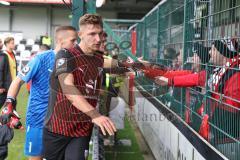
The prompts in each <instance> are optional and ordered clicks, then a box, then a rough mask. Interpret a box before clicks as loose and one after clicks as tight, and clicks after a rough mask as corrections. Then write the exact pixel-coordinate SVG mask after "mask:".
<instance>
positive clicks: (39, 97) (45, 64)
mask: <svg viewBox="0 0 240 160" xmlns="http://www.w3.org/2000/svg"><path fill="white" fill-rule="evenodd" d="M54 61H55V53H54V51H53V50H48V51H45V52H42V53H39V54H38V55H36V56H35V57H34V58H33V59H32V60H31V61H29V63H28V64H27V65H26V66H25V67H24V68H23V69H22V70H21V71H20V73H19V74H18V77H19V78H20V79H22V80H23V81H24V82H26V83H27V82H30V81H31V89H30V96H29V100H28V108H27V115H26V125H27V126H28V125H30V126H31V127H36V128H42V127H43V122H44V118H45V114H46V111H47V106H48V96H49V84H50V83H49V80H50V75H51V72H52V69H53V66H54Z"/></svg>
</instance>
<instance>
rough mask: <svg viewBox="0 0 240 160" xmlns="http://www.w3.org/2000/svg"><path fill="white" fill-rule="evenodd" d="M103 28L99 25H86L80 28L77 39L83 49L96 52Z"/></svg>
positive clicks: (99, 44)
mask: <svg viewBox="0 0 240 160" xmlns="http://www.w3.org/2000/svg"><path fill="white" fill-rule="evenodd" d="M102 35H103V28H102V27H101V26H100V25H93V24H88V25H85V26H83V27H82V29H81V31H80V33H79V37H80V39H81V43H82V44H83V45H84V46H85V48H86V49H87V50H89V51H91V52H95V51H98V50H99V49H100V46H101V43H102Z"/></svg>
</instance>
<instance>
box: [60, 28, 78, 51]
mask: <svg viewBox="0 0 240 160" xmlns="http://www.w3.org/2000/svg"><path fill="white" fill-rule="evenodd" d="M75 44H77V32H75V31H66V38H63V40H62V43H61V45H62V46H61V47H62V48H72V47H73V46H74V45H75Z"/></svg>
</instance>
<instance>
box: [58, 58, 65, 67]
mask: <svg viewBox="0 0 240 160" xmlns="http://www.w3.org/2000/svg"><path fill="white" fill-rule="evenodd" d="M66 63H67V59H66V58H60V59H58V60H57V65H56V67H57V68H60V67H62V66H67V65H66Z"/></svg>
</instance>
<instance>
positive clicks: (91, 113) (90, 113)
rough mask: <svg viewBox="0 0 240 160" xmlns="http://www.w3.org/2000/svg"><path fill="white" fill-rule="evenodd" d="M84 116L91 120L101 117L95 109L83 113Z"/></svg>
mask: <svg viewBox="0 0 240 160" xmlns="http://www.w3.org/2000/svg"><path fill="white" fill-rule="evenodd" d="M85 114H86V115H88V116H89V117H90V118H91V119H94V118H97V117H100V116H101V114H100V113H99V112H98V111H97V110H96V109H93V110H91V111H88V112H85Z"/></svg>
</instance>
